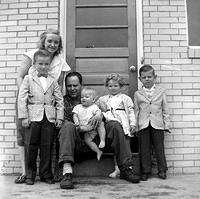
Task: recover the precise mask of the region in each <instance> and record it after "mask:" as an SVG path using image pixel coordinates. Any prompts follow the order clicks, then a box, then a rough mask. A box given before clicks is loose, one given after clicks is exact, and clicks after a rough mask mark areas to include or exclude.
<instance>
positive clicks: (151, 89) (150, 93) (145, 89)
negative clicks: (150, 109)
mask: <svg viewBox="0 0 200 199" xmlns="http://www.w3.org/2000/svg"><path fill="white" fill-rule="evenodd" d="M142 88H143V90H144V91H145V93H146V94H147V96H148V98H151V97H152V95H153V92H154V90H155V88H156V85H155V84H154V85H153V86H152V87H151V88H150V89H148V88H145V87H144V86H143V87H142Z"/></svg>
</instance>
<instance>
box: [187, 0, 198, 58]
mask: <svg viewBox="0 0 200 199" xmlns="http://www.w3.org/2000/svg"><path fill="white" fill-rule="evenodd" d="M186 6H187V19H188V20H187V23H188V45H189V57H190V58H200V12H199V11H200V0H186Z"/></svg>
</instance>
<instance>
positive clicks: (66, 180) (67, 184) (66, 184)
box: [60, 173, 74, 189]
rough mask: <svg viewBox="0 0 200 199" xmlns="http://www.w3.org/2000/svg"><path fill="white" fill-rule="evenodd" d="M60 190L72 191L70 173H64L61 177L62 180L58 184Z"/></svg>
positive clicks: (72, 185)
mask: <svg viewBox="0 0 200 199" xmlns="http://www.w3.org/2000/svg"><path fill="white" fill-rule="evenodd" d="M60 188H61V189H73V188H74V184H73V182H72V173H66V174H65V175H64V176H63V179H62V181H61V183H60Z"/></svg>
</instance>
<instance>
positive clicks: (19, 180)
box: [15, 175, 26, 184]
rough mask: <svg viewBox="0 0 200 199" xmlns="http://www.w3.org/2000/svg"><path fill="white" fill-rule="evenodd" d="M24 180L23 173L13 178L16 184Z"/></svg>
mask: <svg viewBox="0 0 200 199" xmlns="http://www.w3.org/2000/svg"><path fill="white" fill-rule="evenodd" d="M25 182H26V176H25V175H20V176H18V177H17V178H16V179H15V183H16V184H22V183H25Z"/></svg>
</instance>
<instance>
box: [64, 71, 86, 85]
mask: <svg viewBox="0 0 200 199" xmlns="http://www.w3.org/2000/svg"><path fill="white" fill-rule="evenodd" d="M69 77H77V78H78V79H79V82H80V84H81V85H82V82H83V78H82V75H81V74H80V73H78V72H70V73H68V74H67V75H66V77H65V85H67V79H68V78H69Z"/></svg>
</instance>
